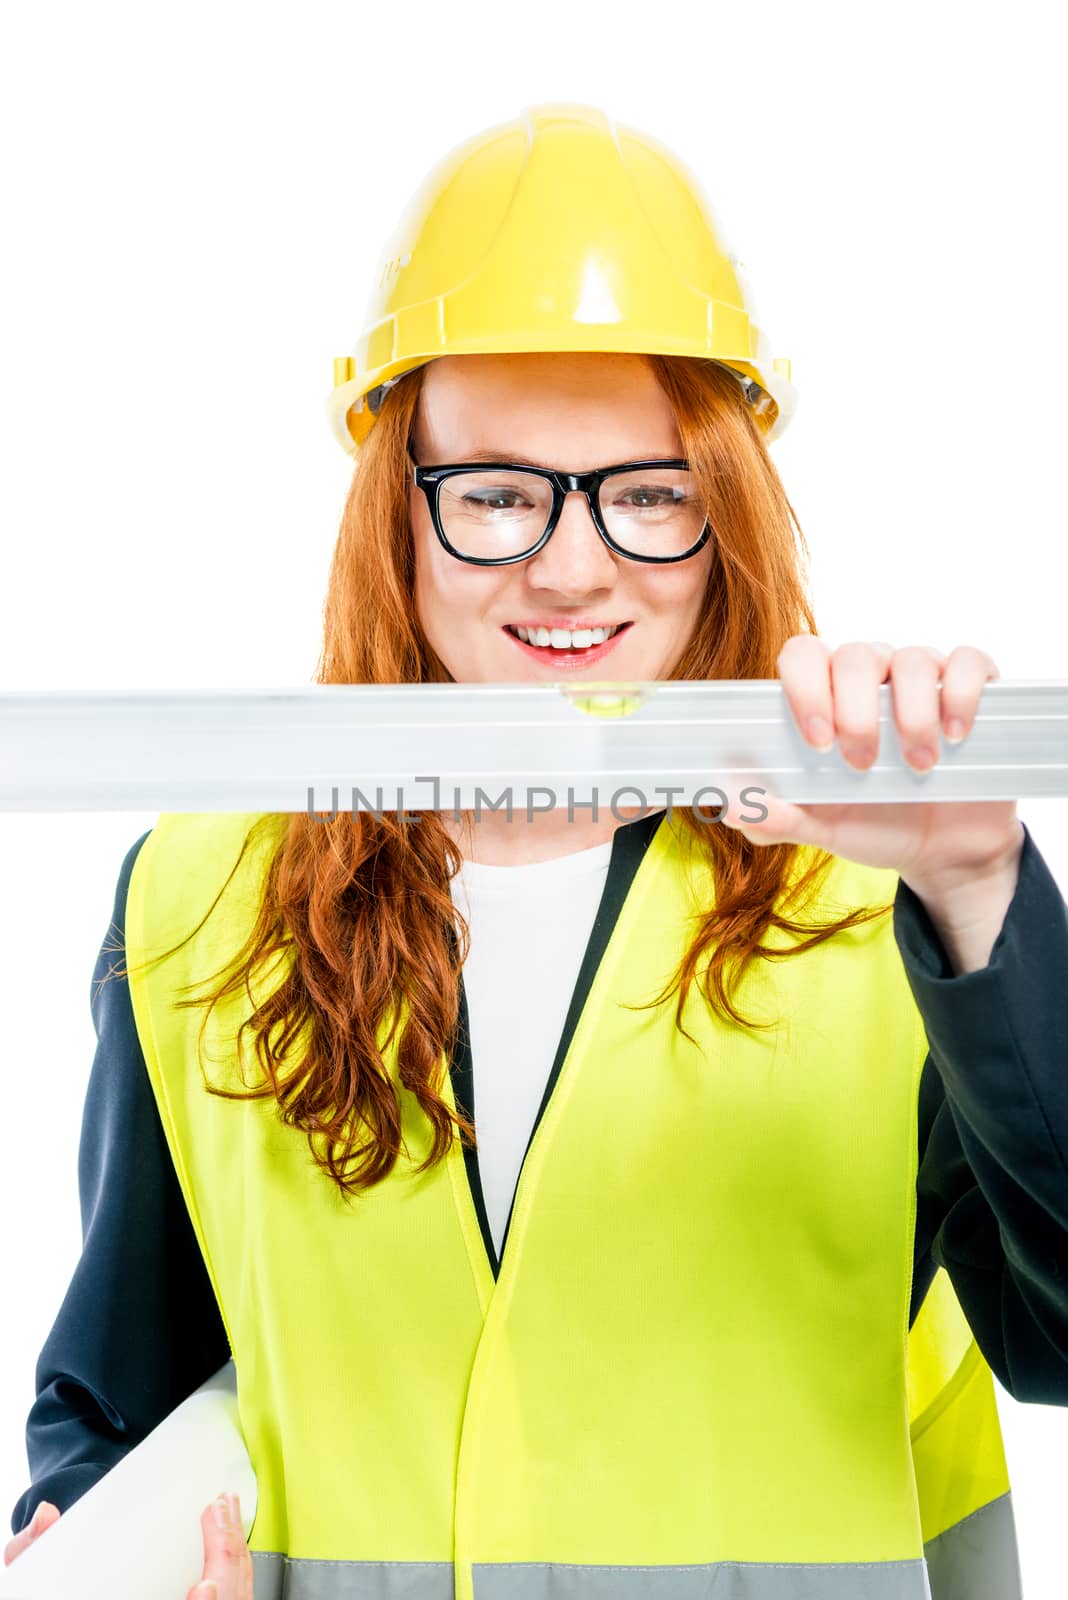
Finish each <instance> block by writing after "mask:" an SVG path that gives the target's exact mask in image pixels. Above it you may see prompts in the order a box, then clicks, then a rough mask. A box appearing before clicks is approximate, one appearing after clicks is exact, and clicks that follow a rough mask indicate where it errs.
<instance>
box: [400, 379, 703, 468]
mask: <svg viewBox="0 0 1068 1600" xmlns="http://www.w3.org/2000/svg"><path fill="white" fill-rule="evenodd" d="M413 442H414V444H415V447H416V450H417V452H418V453H419V457H420V459H421V460H424V461H428V462H429V461H446V460H454V461H459V460H464V461H469V460H472V459H475V458H477V456H478V455H479V454H480V453H481V454H482V455H484V456H485V457H491V458H496V459H498V460H501V459H503V460H516V461H519V460H521V459H525V460H526V461H527V462H529V463H532V464H535V465H543V466H560V467H565V468H567V469H569V470H571V471H582V470H583V469H584V468H585V467H594V466H598V465H600V464H601V463H603V462H604V461H605V460H609V459H615V460H624V459H627V458H628V457H634V458H638V457H642V456H659V455H663V456H677V455H679V454H680V453H681V440H680V438H679V434H678V429H677V427H676V424H675V418H674V414H673V412H672V410H671V406H670V404H669V402H668V399H667V396H666V395H665V394H664V391H663V390H662V389H661V387H660V385H659V384H658V383H657V381H656V378H655V376H654V374H653V370H652V367H651V366H650V364H649V363H648V361H646V360H645V358H644V357H642V356H640V355H630V354H626V355H624V354H619V355H616V354H604V353H602V352H600V351H596V352H594V351H577V352H558V351H549V352H540V351H539V352H533V353H523V354H500V355H472V356H445V357H442V358H440V359H438V360H436V361H432V362H430V363H429V364H428V366H427V369H426V372H425V374H424V377H423V386H422V390H421V393H420V400H419V407H418V410H417V412H416V418H415V426H414V431H413Z"/></svg>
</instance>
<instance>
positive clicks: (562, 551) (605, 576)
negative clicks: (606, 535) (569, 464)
mask: <svg viewBox="0 0 1068 1600" xmlns="http://www.w3.org/2000/svg"><path fill="white" fill-rule="evenodd" d="M523 565H524V566H525V567H526V569H527V579H528V582H529V583H530V584H531V585H532V586H533V587H534V588H536V589H551V590H553V591H554V592H555V593H556V594H566V595H574V596H575V597H579V596H582V595H587V594H589V593H590V592H591V590H594V589H603V588H606V587H610V586H611V584H612V583H613V582H614V581H615V578H616V573H617V570H618V566H617V558H616V556H615V555H614V554H613V552H612V551H611V550H609V548H608V546H607V545H606V544H605V542H604V540H603V539H602V538H601V535H600V534H599V533H598V532H597V529H596V527H595V526H594V521H593V513H592V512H591V510H590V508H589V506H588V505H587V503H586V496H585V495H584V494H582V493H581V491H580V490H578V489H573V490H572V491H571V493H570V494H568V495H567V497H566V498H565V500H564V508H563V510H562V511H561V513H560V520H559V522H558V523H557V524H556V527H555V528H554V529H553V531H552V535H551V537H550V539H549V542H548V543H547V544H545V545H543V546H542V548H541V549H540V550H539V551H538V553H537V555H536V556H531V557H530V559H529V561H526V562H524V563H523Z"/></svg>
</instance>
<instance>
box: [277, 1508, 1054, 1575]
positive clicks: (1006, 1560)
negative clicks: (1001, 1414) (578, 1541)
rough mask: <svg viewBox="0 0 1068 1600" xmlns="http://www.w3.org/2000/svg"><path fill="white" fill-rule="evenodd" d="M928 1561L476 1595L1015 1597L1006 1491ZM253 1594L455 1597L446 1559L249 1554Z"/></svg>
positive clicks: (547, 1565) (795, 1567)
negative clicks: (326, 1558)
mask: <svg viewBox="0 0 1068 1600" xmlns="http://www.w3.org/2000/svg"><path fill="white" fill-rule="evenodd" d="M924 1554H925V1556H926V1560H925V1561H871V1562H856V1563H852V1562H829V1563H823V1562H819V1563H811V1562H788V1561H777V1562H767V1563H765V1562H762V1561H710V1562H708V1563H706V1564H699V1565H690V1566H683V1567H670V1566H658V1567H648V1566H645V1567H635V1566H627V1567H615V1566H589V1565H578V1564H574V1563H570V1562H564V1561H509V1562H499V1563H498V1562H475V1564H474V1566H473V1568H472V1582H473V1587H474V1593H475V1600H644V1597H645V1596H647V1595H651V1596H653V1597H654V1600H708V1597H709V1596H710V1595H712V1594H714V1595H715V1597H716V1600H1021V1597H1022V1594H1023V1590H1022V1586H1021V1579H1020V1563H1019V1554H1018V1551H1017V1545H1016V1526H1015V1523H1014V1521H1013V1515H1012V1496H1011V1494H1004V1495H1002V1496H1001V1497H1000V1499H998V1500H994V1501H992V1502H991V1503H990V1505H987V1506H983V1507H982V1509H981V1510H979V1511H975V1512H973V1513H972V1515H971V1516H970V1517H965V1518H964V1520H963V1521H962V1522H958V1523H957V1524H956V1525H955V1526H954V1527H952V1528H948V1529H947V1530H946V1532H945V1533H943V1534H940V1535H939V1536H938V1538H937V1539H932V1540H931V1541H930V1543H929V1544H927V1545H925V1546H924ZM252 1565H253V1571H254V1573H255V1588H256V1600H454V1594H455V1589H454V1583H453V1569H452V1565H451V1563H450V1562H443V1561H314V1560H296V1561H294V1560H291V1559H289V1558H287V1557H285V1556H282V1555H273V1554H270V1553H268V1552H267V1551H263V1550H254V1551H253V1552H252Z"/></svg>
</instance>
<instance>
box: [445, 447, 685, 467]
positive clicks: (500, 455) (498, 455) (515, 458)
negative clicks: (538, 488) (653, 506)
mask: <svg viewBox="0 0 1068 1600" xmlns="http://www.w3.org/2000/svg"><path fill="white" fill-rule="evenodd" d="M456 459H457V461H505V462H510V463H514V464H515V465H516V466H517V467H543V468H545V469H546V470H547V471H551V470H552V463H551V462H548V461H535V460H534V459H533V457H531V456H524V455H520V454H519V452H518V451H516V450H472V451H469V452H468V454H467V455H464V456H457V458H456ZM642 459H644V458H643V457H639V456H633V457H632V456H621V457H620V459H619V461H612V462H608V463H607V465H609V466H623V465H625V463H626V462H627V461H630V460H635V461H637V460H642ZM655 459H656V460H661V459H662V460H665V461H670V460H674V459H675V457H673V456H664V457H659V456H658V457H656V458H655ZM603 464H604V463H603Z"/></svg>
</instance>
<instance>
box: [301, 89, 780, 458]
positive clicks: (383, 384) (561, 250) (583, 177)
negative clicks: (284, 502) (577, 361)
mask: <svg viewBox="0 0 1068 1600" xmlns="http://www.w3.org/2000/svg"><path fill="white" fill-rule="evenodd" d="M532 350H602V351H626V352H635V353H646V354H660V355H684V356H700V357H704V358H706V359H709V360H713V361H717V362H719V363H720V364H721V365H723V366H725V367H727V368H728V369H729V370H731V371H732V372H734V373H735V374H736V375H737V377H738V380H739V382H740V383H741V384H742V386H743V388H744V390H745V394H746V398H747V399H748V401H749V402H750V404H751V405H752V406H753V408H754V411H755V413H756V415H757V416H758V417H759V418H760V419H761V426H762V427H764V429H765V438H766V439H767V440H768V441H770V440H772V439H774V438H777V437H778V436H779V434H781V433H782V432H783V430H784V428H785V427H786V425H787V423H788V422H789V420H790V417H791V416H792V414H793V411H794V408H795V406H796V404H797V391H796V390H795V389H794V388H793V387H792V385H791V383H790V363H789V361H787V360H785V359H783V358H782V357H777V358H774V359H773V358H772V355H771V351H770V349H769V346H768V341H767V338H766V336H765V334H764V332H763V330H762V329H761V328H760V327H759V325H758V324H757V321H756V313H755V310H754V306H753V299H752V294H751V292H750V290H749V286H748V280H747V278H746V272H745V268H744V266H743V265H742V263H741V262H740V261H739V260H738V258H737V257H736V256H735V255H733V254H732V253H731V251H730V250H729V248H728V246H727V243H726V240H725V238H724V235H723V230H722V228H721V226H720V223H719V220H718V218H717V217H716V215H715V212H714V211H713V210H712V208H711V206H710V205H709V204H708V201H707V200H706V199H705V197H704V195H703V193H702V191H701V188H700V185H699V184H698V183H697V182H696V180H695V178H694V177H693V175H692V174H691V173H690V172H689V171H688V170H687V168H686V167H685V166H684V165H683V163H682V162H681V161H680V160H679V159H678V157H677V156H676V155H674V154H673V153H672V152H671V151H670V150H668V149H667V148H666V147H665V146H664V145H662V144H660V143H659V142H658V141H657V140H655V139H652V138H650V136H649V135H648V134H645V133H640V132H638V131H637V130H636V129H634V128H629V127H623V126H622V125H621V124H619V123H616V122H613V121H612V119H611V118H610V117H608V116H607V115H606V114H605V113H604V112H603V111H600V110H598V109H597V107H595V106H589V105H578V104H571V103H566V104H549V105H536V106H528V107H526V108H525V109H524V110H523V112H522V113H521V114H520V115H519V116H518V117H516V118H515V120H514V121H512V122H504V123H499V124H497V125H495V126H494V127H492V128H489V129H487V130H485V131H484V132H482V133H478V134H475V135H474V136H473V137H471V138H469V139H466V140H465V141H464V142H463V143H461V144H459V145H457V146H456V147H455V148H454V149H453V150H451V151H450V152H449V154H448V155H446V156H444V157H443V158H442V160H441V161H439V162H438V164H437V165H436V166H435V167H434V168H433V169H432V170H431V171H430V173H428V175H427V176H426V178H425V179H424V180H423V182H422V183H421V184H420V186H419V188H418V189H417V190H416V192H415V194H414V195H413V196H412V198H411V200H410V201H409V203H408V206H407V208H406V209H405V211H404V214H403V216H402V217H401V220H400V222H399V223H398V225H397V228H396V230H395V232H394V234H393V236H392V238H391V239H390V241H389V243H388V244H387V246H386V248H385V251H384V254H383V256H382V258H381V260H380V262H379V267H378V271H377V273H376V278H375V287H374V289H373V290H372V292H371V296H370V299H369V301H368V305H367V312H366V316H365V320H364V331H363V333H362V334H361V335H360V338H359V340H358V341H357V343H356V347H355V349H354V350H353V352H352V354H351V355H348V356H340V357H338V359H337V360H336V361H335V362H334V389H333V393H332V394H331V395H330V397H329V399H328V401H327V413H328V416H329V419H330V425H331V428H332V429H333V431H334V433H335V435H336V436H337V438H338V440H339V442H340V443H341V444H342V446H343V447H344V448H345V449H346V450H347V451H348V453H349V454H350V455H355V454H356V452H357V450H358V448H359V446H360V444H361V443H362V442H363V440H364V439H365V438H366V437H367V434H368V433H369V432H370V430H371V428H372V426H373V425H374V420H375V415H376V413H377V411H378V409H379V407H380V405H381V401H382V396H383V395H384V393H385V392H386V390H387V388H388V387H389V385H390V383H391V382H393V381H395V380H396V379H398V378H400V377H401V376H402V374H404V373H405V372H409V371H410V370H411V369H412V368H413V367H418V366H422V365H423V364H424V363H426V362H428V361H433V360H435V359H436V358H437V357H439V356H446V355H474V354H482V353H485V352H494V351H496V352H520V351H532Z"/></svg>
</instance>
